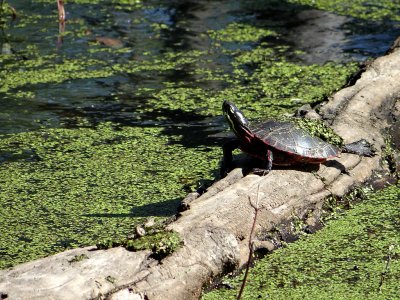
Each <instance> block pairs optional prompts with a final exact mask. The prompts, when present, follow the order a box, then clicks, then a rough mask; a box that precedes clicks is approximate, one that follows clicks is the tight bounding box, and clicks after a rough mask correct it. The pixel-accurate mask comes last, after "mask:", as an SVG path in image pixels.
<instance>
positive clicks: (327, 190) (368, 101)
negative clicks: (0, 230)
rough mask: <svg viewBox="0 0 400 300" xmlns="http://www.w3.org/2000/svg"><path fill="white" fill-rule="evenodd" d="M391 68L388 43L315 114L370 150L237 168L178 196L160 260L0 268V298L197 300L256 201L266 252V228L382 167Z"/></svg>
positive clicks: (231, 258) (132, 256) (237, 242)
mask: <svg viewBox="0 0 400 300" xmlns="http://www.w3.org/2000/svg"><path fill="white" fill-rule="evenodd" d="M399 66H400V50H399V48H395V49H393V50H392V52H391V53H390V54H388V55H386V56H383V57H381V58H378V59H376V60H375V61H374V62H373V63H371V64H369V66H368V67H367V68H366V70H365V71H364V72H363V73H361V75H360V77H359V78H358V80H356V82H355V83H354V85H352V86H349V87H346V88H344V89H343V90H341V91H339V92H337V93H336V94H334V95H333V96H332V98H331V99H330V100H329V102H328V103H326V104H325V105H324V106H322V108H321V110H320V114H321V116H322V118H323V119H325V120H326V121H327V123H329V124H330V125H331V127H332V128H333V129H334V130H335V131H336V132H337V133H338V134H339V135H341V136H342V137H343V138H344V141H345V142H346V143H350V142H354V141H357V140H359V139H361V138H365V139H366V140H368V141H369V142H371V143H372V144H373V145H374V147H375V148H376V149H377V155H376V156H374V157H359V156H357V155H354V154H345V153H343V154H342V155H341V157H340V158H336V159H333V160H330V161H328V162H326V163H324V164H322V165H321V166H320V167H319V170H318V171H316V172H309V171H305V170H302V169H293V168H291V169H273V171H272V172H271V173H269V174H268V175H267V176H263V177H260V176H257V175H252V174H250V175H247V176H244V175H243V172H242V169H240V168H236V169H234V170H233V171H231V172H230V173H229V174H228V176H227V177H226V178H223V179H222V180H220V181H218V182H216V183H214V184H213V185H212V186H211V187H210V188H209V189H208V190H207V191H206V192H205V193H204V194H203V195H201V196H200V195H198V194H190V195H188V197H187V198H186V199H185V200H184V203H183V204H184V205H183V207H184V208H185V209H186V210H185V211H182V212H181V213H180V215H179V217H178V218H177V220H176V221H174V222H172V223H170V224H169V225H168V226H167V227H168V228H167V229H169V230H174V231H176V232H178V233H179V234H180V235H181V237H182V239H183V241H184V245H183V246H181V247H180V248H179V249H178V250H176V251H175V252H174V253H172V254H171V255H169V256H167V257H166V258H164V259H163V260H161V261H158V260H156V259H154V258H152V257H151V251H150V250H145V251H138V252H130V251H127V250H125V249H124V248H122V247H118V248H112V249H108V250H97V249H96V247H86V248H80V249H74V250H70V251H66V252H63V253H59V254H56V255H53V256H50V257H47V258H43V259H40V260H37V261H33V262H28V263H25V264H22V265H19V266H16V267H14V268H11V269H9V270H2V271H0V295H1V299H8V298H9V299H151V300H153V299H163V300H164V299H167V300H168V299H197V298H198V297H199V296H200V294H201V290H202V287H203V286H204V285H206V284H207V283H209V282H210V280H212V279H213V278H215V277H217V276H220V275H221V274H223V273H225V272H229V271H232V270H234V269H237V268H239V267H242V266H244V265H245V264H246V262H247V258H248V254H249V251H250V250H249V247H248V244H249V232H250V231H251V227H252V225H253V224H252V223H253V216H254V212H255V211H254V203H255V201H256V199H258V200H257V201H258V207H259V210H258V216H257V222H256V224H255V233H256V239H257V238H258V239H259V241H258V242H256V244H257V245H258V246H259V247H263V248H265V249H267V250H269V251H270V250H272V249H273V248H274V247H276V245H275V244H274V242H273V240H271V239H268V238H266V237H268V233H269V232H271V230H273V229H274V228H277V227H279V225H280V224H289V225H290V220H293V219H295V218H297V219H306V220H305V222H306V223H308V224H311V225H312V223H313V218H312V217H311V218H310V216H314V217H317V216H318V215H319V214H320V212H321V209H322V204H323V203H324V200H325V199H326V197H328V196H330V195H333V196H337V197H341V196H343V195H345V194H346V193H347V192H349V191H350V190H351V189H352V188H354V187H355V186H357V185H360V184H362V183H363V182H365V181H367V180H368V179H370V178H371V177H372V176H373V174H374V172H381V171H382V170H383V169H384V166H383V165H382V149H383V148H384V147H385V140H384V134H383V133H384V130H386V129H387V128H388V127H389V126H390V123H391V120H392V119H393V116H394V115H396V116H397V118H398V116H399V115H400V101H399V99H400V84H399V82H400V67H399ZM344 170H345V171H346V172H344ZM307 218H308V219H307ZM77 258H80V259H77Z"/></svg>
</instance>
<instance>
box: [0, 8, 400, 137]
mask: <svg viewBox="0 0 400 300" xmlns="http://www.w3.org/2000/svg"><path fill="white" fill-rule="evenodd" d="M53 2H55V1H29V2H27V1H12V2H10V4H12V5H13V7H14V8H15V9H16V11H17V12H18V17H17V19H16V20H14V21H11V20H9V19H7V18H5V21H4V23H5V24H3V30H2V31H1V35H0V45H1V46H2V49H3V55H2V59H1V64H2V69H3V72H2V73H1V77H2V81H3V82H4V81H5V86H4V85H3V88H2V89H1V90H0V95H1V94H2V96H1V97H0V106H1V118H0V133H13V132H19V131H27V130H35V129H38V128H43V127H60V126H63V127H71V126H81V125H84V126H86V125H93V124H97V123H99V122H102V121H116V122H124V123H127V124H130V125H134V126H137V125H139V126H140V125H143V124H144V125H149V124H154V125H155V126H160V125H161V126H166V125H172V124H175V125H176V124H179V123H185V124H186V126H191V125H193V126H196V127H195V128H197V126H209V125H208V124H210V121H211V123H212V124H214V123H215V122H216V124H217V125H218V126H219V125H220V122H221V119H212V120H207V121H206V122H202V121H204V116H203V114H201V113H200V115H201V117H199V116H198V115H197V111H196V107H195V106H193V107H192V108H191V110H192V112H185V113H183V111H181V110H179V109H175V110H173V111H171V110H167V109H163V108H162V107H160V109H157V110H151V109H149V106H150V107H152V104H150V105H148V101H147V100H148V99H149V98H154V97H157V96H156V94H157V91H160V90H162V89H165V87H167V86H168V84H170V85H173V84H175V85H177V83H179V86H185V87H196V86H197V87H200V88H203V89H208V90H212V91H219V90H223V89H225V88H226V85H227V83H226V82H224V81H221V80H212V79H211V80H207V79H205V78H204V77H205V76H204V75H203V74H196V72H193V70H196V69H199V68H202V69H207V70H209V71H210V72H211V71H213V70H218V72H219V73H229V72H232V67H231V65H230V62H231V61H232V52H229V51H225V50H226V49H228V50H232V51H233V50H240V49H243V48H244V49H246V48H253V47H255V46H256V45H257V43H260V41H258V40H255V41H251V40H250V41H249V42H246V43H242V42H240V43H236V42H235V41H233V42H230V43H225V45H223V48H222V49H223V50H221V49H219V48H218V47H217V46H216V45H215V44H216V43H217V42H216V41H215V40H213V39H212V38H210V34H209V31H210V30H220V29H223V28H225V27H226V26H227V25H228V24H231V23H245V24H250V25H252V26H256V27H259V28H266V29H269V30H273V31H275V32H277V33H278V34H277V35H276V36H270V37H262V39H264V40H266V41H267V42H268V43H269V44H268V46H269V47H275V46H285V47H286V48H285V50H284V51H282V53H281V54H280V55H284V56H286V57H287V58H288V59H290V60H292V61H295V62H298V63H306V64H310V63H318V64H322V63H324V62H327V61H335V62H347V61H363V60H365V59H366V58H368V57H376V56H378V55H381V54H383V53H384V52H385V51H386V50H387V48H388V47H389V45H390V43H391V42H392V41H393V40H394V38H395V37H396V35H397V34H398V30H399V23H398V22H395V21H390V20H387V21H375V22H372V21H368V20H364V19H360V18H354V17H350V16H339V15H336V14H334V13H330V12H326V11H320V10H316V9H313V8H312V7H308V6H302V5H299V4H291V3H287V2H281V3H280V4H277V2H276V1H195V2H193V1H146V3H145V4H142V3H140V1H128V2H127V3H128V4H118V2H119V1H99V2H97V1H70V2H69V3H68V4H67V6H66V11H67V19H68V22H67V25H66V32H65V35H64V37H63V42H62V43H57V39H58V25H57V22H56V16H57V14H56V10H55V9H56V5H55V4H54V3H53ZM81 2H83V3H84V4H82V3H81ZM120 2H121V3H126V2H124V1H120ZM85 3H86V4H85ZM135 3H137V4H135ZM105 38H109V39H112V40H109V44H108V45H104V44H103V45H102V44H101V43H99V42H98V41H102V39H105ZM225 47H226V49H225ZM193 51H199V53H201V54H202V56H201V57H197V58H198V59H196V57H195V59H192V60H191V61H188V62H187V63H185V64H184V67H182V66H179V67H178V68H174V67H170V68H168V67H167V66H165V67H166V70H163V69H162V68H161V66H154V64H163V63H165V64H172V63H173V61H169V60H176V59H178V58H177V57H171V59H169V60H168V58H165V53H169V54H171V55H172V54H176V55H182V54H184V53H187V52H193ZM299 51H302V52H301V53H300V52H299ZM204 52H206V54H205V56H203V54H204ZM7 53H9V54H7ZM164 60H165V61H164ZM135 61H136V62H138V64H140V63H142V64H145V63H146V62H147V63H148V64H146V65H147V67H148V68H146V67H145V66H144V67H142V68H140V70H129V68H122V67H121V66H124V65H125V64H126V65H128V66H129V65H132V62H135ZM28 62H30V63H28ZM68 63H71V64H78V65H81V66H82V69H79V68H74V67H73V66H67V64H68ZM60 65H61V66H64V65H65V68H63V69H62V70H59V69H58V68H56V67H57V66H60ZM114 65H115V68H114V69H113V66H114ZM68 68H71V70H70V72H71V74H68V72H69V70H68ZM24 71H25V72H26V73H25V72H24ZM74 71H76V72H79V73H80V74H79V75H78V74H73V73H74ZM84 71H87V73H88V74H82V73H84ZM95 71H97V72H98V74H96V73H95ZM10 72H11V73H17V74H13V76H12V78H9V73H10ZM54 72H56V73H57V72H64V73H63V74H61V75H60V76H58V77H57V78H53V77H52V76H51V75H54ZM35 73H36V74H35ZM27 74H29V75H27ZM14 76H15V78H14ZM18 76H22V78H16V77H18ZM26 76H29V77H31V76H32V77H35V78H32V80H31V82H30V81H29V78H26ZM37 76H39V77H40V78H36V77H37ZM202 77H203V78H202ZM210 81H211V82H210ZM173 100H175V99H173ZM173 100H170V101H173ZM158 101H160V100H159V99H158ZM138 107H140V108H141V109H139V110H138ZM215 113H216V112H214V113H213V114H214V115H215ZM209 115H210V114H208V116H209ZM161 119H162V121H160V120H161ZM218 129H219V130H220V129H221V128H218ZM203 137H204V136H202V138H203Z"/></svg>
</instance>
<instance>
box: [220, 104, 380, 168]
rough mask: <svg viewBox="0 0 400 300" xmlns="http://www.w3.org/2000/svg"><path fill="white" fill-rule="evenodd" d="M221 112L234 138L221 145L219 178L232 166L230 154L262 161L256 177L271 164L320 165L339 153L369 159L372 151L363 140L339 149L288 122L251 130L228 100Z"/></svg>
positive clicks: (262, 125) (270, 166)
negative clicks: (242, 153) (221, 156)
mask: <svg viewBox="0 0 400 300" xmlns="http://www.w3.org/2000/svg"><path fill="white" fill-rule="evenodd" d="M222 111H223V113H224V116H225V118H226V120H227V121H228V123H229V126H230V127H231V129H232V131H233V132H234V133H235V135H236V138H235V139H234V140H231V141H230V142H228V143H226V144H225V145H224V146H223V152H224V158H223V161H222V165H221V175H224V174H225V172H226V170H227V169H228V168H229V167H230V165H231V163H232V151H233V150H234V149H236V148H240V149H241V150H242V151H243V152H245V153H248V154H250V155H251V156H253V157H256V158H258V159H261V160H263V161H264V162H265V163H266V166H265V168H263V169H259V168H257V169H254V170H253V172H254V173H256V174H261V175H265V174H267V173H268V172H269V171H271V168H272V164H274V165H283V166H287V165H293V164H301V163H308V164H320V163H323V162H325V161H326V160H327V159H328V158H332V157H336V156H338V155H339V154H340V152H348V153H355V154H358V155H363V156H372V155H373V154H374V150H373V149H372V146H371V145H370V144H369V143H368V142H367V141H366V140H360V141H358V142H355V143H351V144H348V145H345V146H344V147H343V148H342V149H339V148H337V147H335V146H333V145H331V144H328V143H327V142H325V141H323V140H321V139H320V138H318V137H314V136H312V135H310V133H308V132H307V131H305V130H303V129H301V128H298V127H296V126H295V125H294V124H292V123H289V122H278V121H266V122H264V123H261V124H259V125H258V126H255V127H251V126H250V123H249V122H248V120H247V119H246V118H245V117H244V115H243V113H242V112H241V111H240V110H239V109H238V108H237V107H236V106H235V105H234V104H233V103H232V102H229V101H224V103H223V105H222Z"/></svg>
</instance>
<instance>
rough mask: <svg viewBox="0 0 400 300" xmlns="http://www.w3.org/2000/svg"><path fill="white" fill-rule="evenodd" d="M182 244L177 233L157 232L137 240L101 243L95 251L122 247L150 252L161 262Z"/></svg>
mask: <svg viewBox="0 0 400 300" xmlns="http://www.w3.org/2000/svg"><path fill="white" fill-rule="evenodd" d="M182 243H183V241H182V239H181V237H180V235H179V234H178V233H176V232H174V231H159V230H157V231H155V232H153V233H150V234H146V235H144V236H141V237H138V238H126V239H122V240H105V241H101V242H98V243H97V244H96V246H97V249H110V248H112V247H119V246H123V247H124V248H126V249H127V250H129V251H140V250H151V251H152V257H153V258H155V259H158V260H161V259H163V258H164V257H166V256H168V255H169V254H171V253H173V252H174V251H175V250H176V249H178V247H180V246H181V245H182Z"/></svg>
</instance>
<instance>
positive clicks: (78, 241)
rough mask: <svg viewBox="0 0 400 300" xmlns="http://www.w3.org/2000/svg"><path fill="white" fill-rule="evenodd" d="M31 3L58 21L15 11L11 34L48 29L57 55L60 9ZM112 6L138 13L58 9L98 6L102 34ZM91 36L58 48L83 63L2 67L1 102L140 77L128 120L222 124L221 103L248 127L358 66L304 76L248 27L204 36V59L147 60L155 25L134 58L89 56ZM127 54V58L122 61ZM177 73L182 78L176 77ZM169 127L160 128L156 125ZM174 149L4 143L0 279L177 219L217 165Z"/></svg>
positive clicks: (63, 57) (83, 132) (106, 139)
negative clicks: (21, 267)
mask: <svg viewBox="0 0 400 300" xmlns="http://www.w3.org/2000/svg"><path fill="white" fill-rule="evenodd" d="M37 2H42V3H48V4H51V5H52V7H53V11H54V14H53V15H47V16H46V15H38V14H30V13H24V12H23V11H22V10H21V11H20V12H19V13H20V17H21V18H20V20H19V23H18V24H17V25H15V27H16V28H24V27H29V26H30V23H38V22H53V23H52V24H53V25H55V26H54V28H53V33H50V34H49V36H48V37H47V38H46V39H47V42H48V45H51V47H53V46H54V45H53V41H52V39H54V37H56V36H57V35H58V31H57V29H58V28H57V22H56V19H57V13H56V6H54V1H51V0H46V1H44V0H42V1H37ZM109 3H114V5H116V6H113V7H114V8H117V9H121V10H123V11H134V10H137V9H141V8H142V7H143V5H144V4H143V2H142V1H136V0H132V1H129V0H127V1H111V2H110V1H109V2H107V3H104V2H102V1H87V0H79V1H78V0H76V1H68V2H67V3H66V8H67V11H68V10H69V8H71V7H72V6H73V5H78V4H91V5H94V4H95V5H94V8H93V7H91V8H90V9H89V11H90V12H89V11H88V15H95V16H97V12H99V14H98V18H99V19H102V18H105V19H104V20H103V19H102V22H103V23H104V25H110V21H113V22H114V20H112V19H111V18H110V19H108V15H109V14H106V15H104V11H105V10H106V9H107V8H108V6H107V5H109ZM99 4H104V5H99ZM106 4H107V5H106ZM143 23H148V21H146V18H144V17H135V19H133V20H132V24H134V25H138V24H139V25H141V26H144V25H146V24H143ZM46 24H47V23H46ZM43 26H44V25H43ZM89 29H90V26H89V25H88V24H87V23H86V21H85V20H84V19H83V18H77V19H71V20H68V22H67V31H66V33H65V39H66V40H67V39H71V40H73V41H74V42H75V43H76V42H77V41H79V43H76V45H82V42H84V43H83V44H85V46H84V47H83V48H82V49H83V50H82V51H87V52H84V55H82V56H83V57H81V55H80V54H79V57H78V56H75V55H74V54H70V53H64V54H63V53H61V54H60V53H56V52H55V50H54V51H50V53H49V54H45V55H44V54H43V53H41V51H40V50H39V47H38V46H36V45H35V44H30V43H29V44H28V45H26V46H25V48H24V49H20V50H19V52H18V56H16V57H13V56H9V55H4V56H0V61H1V63H2V65H4V66H5V67H4V68H3V69H2V70H1V71H0V82H1V84H0V92H1V93H2V96H4V97H3V99H11V101H15V99H24V100H25V99H27V98H28V99H34V98H35V92H36V89H38V88H40V87H46V86H51V87H52V88H55V89H57V88H63V86H62V85H61V84H62V83H69V84H72V85H74V84H79V83H80V82H81V81H82V80H88V79H89V80H90V79H91V80H93V81H94V80H96V79H99V78H107V79H112V78H120V77H121V76H122V77H124V78H125V77H130V76H138V77H139V78H140V80H138V81H139V82H138V85H137V86H135V87H132V88H131V89H130V90H129V91H132V95H134V96H135V97H137V98H140V99H144V100H143V101H142V102H141V103H140V104H139V105H138V108H137V109H136V110H135V113H143V114H146V113H152V112H155V113H156V114H157V113H159V112H163V111H178V110H179V111H183V112H188V113H193V112H195V113H196V114H198V115H199V116H204V117H210V116H211V117H215V116H219V115H220V114H221V111H220V110H221V103H222V101H223V100H224V99H229V100H232V101H235V103H236V104H237V105H238V106H240V107H245V109H244V111H245V113H246V115H247V116H249V117H250V118H252V119H264V118H269V117H275V116H280V115H281V114H284V113H291V112H293V111H294V110H295V109H296V108H297V107H298V106H299V105H301V104H304V103H314V102H319V101H321V100H323V98H324V97H325V96H326V95H329V94H330V93H332V92H333V91H335V90H337V89H339V88H340V87H341V86H342V85H343V84H344V83H345V82H346V79H347V77H348V76H349V75H350V74H352V72H354V71H355V70H356V68H357V66H356V65H355V64H334V63H328V64H325V65H311V66H305V65H299V64H296V63H295V62H289V61H287V60H286V59H285V56H286V55H288V54H290V53H296V52H297V51H298V50H296V49H292V48H291V47H289V46H287V45H278V46H277V45H273V44H271V43H268V42H265V40H267V39H270V38H277V39H279V38H280V37H279V34H278V33H277V32H275V31H272V30H270V29H268V28H262V27H256V26H253V25H248V24H244V23H230V24H228V25H227V26H226V27H225V28H222V29H221V30H214V31H205V32H204V34H202V38H203V39H204V40H207V39H209V43H210V45H211V46H210V48H209V49H205V50H187V49H185V50H184V51H172V50H171V51H170V50H169V49H167V50H166V51H158V50H154V49H152V47H154V44H156V45H157V43H159V41H157V39H159V38H161V34H160V32H162V31H163V30H166V29H168V28H167V25H165V24H163V23H151V24H147V25H146V30H148V34H147V33H146V37H147V36H152V35H153V36H152V38H151V39H148V40H152V39H153V40H152V41H151V42H146V44H145V46H144V47H143V46H142V47H143V48H146V49H145V51H142V52H141V51H140V48H139V50H137V49H132V48H130V47H123V48H121V49H118V50H115V49H110V48H107V47H103V46H101V45H97V44H94V43H92V41H93V37H94V36H92V35H88V33H87V31H88V30H89ZM146 40H147V39H146ZM86 42H87V43H86ZM155 47H157V46H155ZM147 48H149V49H147ZM82 51H81V52H80V53H82ZM46 53H47V52H46ZM131 53H132V54H133V53H134V55H133V56H132V57H130V56H128V55H127V56H126V57H124V55H126V54H131ZM21 57H24V59H21ZM221 58H222V59H221ZM221 61H222V62H223V63H221ZM179 72H182V73H183V74H184V76H182V77H177V76H175V74H176V73H179ZM142 78H143V79H148V78H162V79H161V81H160V83H159V84H155V85H154V86H149V85H144V84H142V83H141V82H140V81H141V79H142ZM135 84H136V83H135ZM113 93H114V91H113ZM120 94H121V95H120ZM120 94H118V91H117V94H116V95H115V99H116V100H120V98H119V97H120V96H121V99H123V97H124V96H125V97H126V95H125V93H124V92H122V93H121V92H120ZM76 118H77V119H78V117H76ZM79 118H80V120H81V121H80V122H78V123H79V124H78V125H79V126H82V127H85V126H88V127H89V126H92V124H91V123H90V122H89V121H88V119H87V118H85V117H79ZM166 118H167V117H165V116H157V117H156V120H157V121H163V120H166ZM181 139H182V137H181V136H178V135H173V136H166V135H165V134H164V132H163V129H162V128H151V127H146V126H143V127H137V128H129V127H122V126H119V125H111V124H100V126H98V127H97V128H95V129H87V128H81V129H73V130H66V129H45V130H41V131H38V132H31V133H22V134H16V135H10V136H9V137H5V138H3V139H2V140H1V141H0V162H1V165H2V170H1V171H0V185H1V191H0V205H1V206H2V207H4V209H3V210H2V211H1V212H0V218H1V219H2V220H4V221H2V222H1V224H0V232H2V235H1V236H0V254H1V260H0V268H4V267H8V266H12V265H15V264H17V263H20V262H25V261H28V260H32V259H35V258H39V257H43V256H46V255H48V254H51V253H55V252H59V251H62V250H64V249H66V248H71V247H78V246H83V245H91V244H94V243H96V242H98V241H99V240H102V239H111V240H120V239H124V238H125V237H126V235H127V234H128V233H130V232H131V231H132V228H134V226H135V224H138V223H141V222H142V221H143V219H144V218H145V217H147V216H149V215H154V216H157V217H158V218H164V217H167V216H170V215H172V214H174V213H175V208H176V206H177V204H178V202H179V201H180V199H182V197H183V196H184V195H185V193H186V192H188V191H191V190H193V189H195V188H196V187H197V186H198V185H199V184H200V183H201V181H202V180H207V179H208V180H210V179H212V173H213V172H214V171H215V170H216V169H217V168H218V160H219V158H220V155H221V153H220V150H219V149H218V148H216V147H205V146H201V145H199V146H197V148H195V149H191V148H185V147H183V146H180V142H181ZM177 142H178V143H177ZM3 233H4V234H3Z"/></svg>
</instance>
